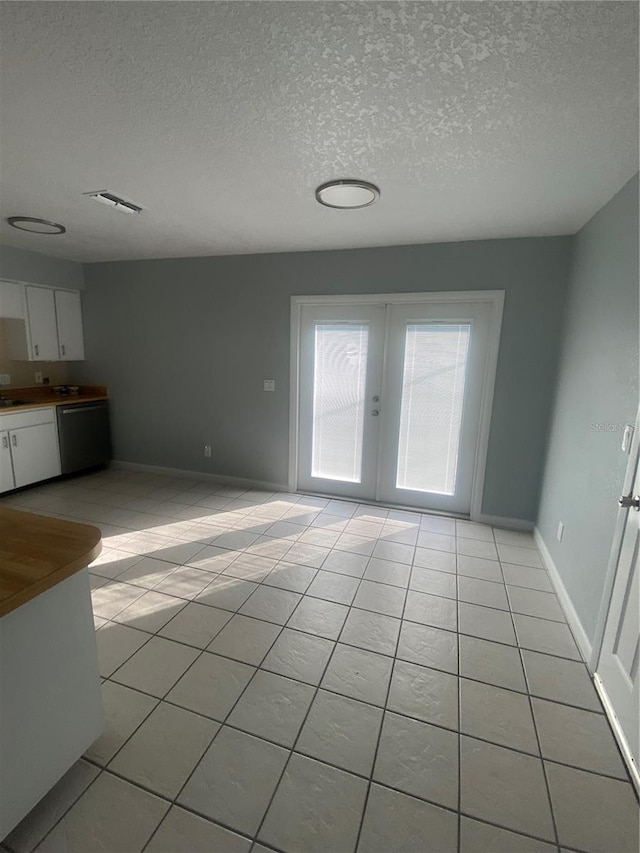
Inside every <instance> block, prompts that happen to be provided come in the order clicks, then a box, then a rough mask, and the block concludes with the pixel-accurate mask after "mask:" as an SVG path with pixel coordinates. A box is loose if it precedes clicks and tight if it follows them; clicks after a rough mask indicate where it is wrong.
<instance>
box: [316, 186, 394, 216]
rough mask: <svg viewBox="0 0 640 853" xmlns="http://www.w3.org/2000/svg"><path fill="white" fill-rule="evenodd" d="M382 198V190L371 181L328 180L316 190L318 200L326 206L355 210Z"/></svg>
mask: <svg viewBox="0 0 640 853" xmlns="http://www.w3.org/2000/svg"><path fill="white" fill-rule="evenodd" d="M379 198H380V190H379V189H378V187H377V186H376V185H375V184H370V183H369V181H356V180H352V179H346V180H341V181H328V182H327V183H326V184H322V186H319V187H318V189H317V190H316V200H317V201H319V202H320V204H324V205H325V207H337V208H341V209H342V210H354V209H355V208H358V207H369V205H370V204H374V203H375V202H376V201H377V200H378V199H379Z"/></svg>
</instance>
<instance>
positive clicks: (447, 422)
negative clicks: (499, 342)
mask: <svg viewBox="0 0 640 853" xmlns="http://www.w3.org/2000/svg"><path fill="white" fill-rule="evenodd" d="M470 335H471V326H470V324H468V323H464V324H444V323H442V324H434V323H431V324H426V323H421V324H417V323H410V324H407V326H406V331H405V357H404V369H403V375H402V392H401V399H400V435H399V437H398V464H397V468H396V483H395V485H396V488H398V489H411V490H412V491H417V492H434V493H436V494H442V495H453V494H455V490H456V475H457V471H458V448H459V445H460V432H461V426H462V403H463V400H464V391H465V379H466V372H467V356H468V353H469V339H470Z"/></svg>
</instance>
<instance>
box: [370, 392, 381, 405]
mask: <svg viewBox="0 0 640 853" xmlns="http://www.w3.org/2000/svg"><path fill="white" fill-rule="evenodd" d="M371 399H372V400H373V402H374V403H379V402H380V397H378V395H377V394H376V395H375V396H374V397H372V398H371Z"/></svg>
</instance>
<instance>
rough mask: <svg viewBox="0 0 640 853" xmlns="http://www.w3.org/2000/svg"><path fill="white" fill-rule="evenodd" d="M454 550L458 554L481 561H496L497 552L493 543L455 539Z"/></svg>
mask: <svg viewBox="0 0 640 853" xmlns="http://www.w3.org/2000/svg"><path fill="white" fill-rule="evenodd" d="M456 550H457V553H458V554H466V555H467V556H468V557H482V559H483V560H497V559H498V552H497V551H496V546H495V545H494V544H493V542H484V541H483V540H481V539H465V538H464V537H461V536H458V537H457V538H456Z"/></svg>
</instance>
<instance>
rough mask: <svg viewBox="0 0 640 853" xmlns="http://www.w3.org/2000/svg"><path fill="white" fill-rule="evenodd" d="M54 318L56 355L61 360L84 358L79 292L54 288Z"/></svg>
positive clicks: (80, 359)
mask: <svg viewBox="0 0 640 853" xmlns="http://www.w3.org/2000/svg"><path fill="white" fill-rule="evenodd" d="M55 303H56V320H57V326H58V350H59V355H58V357H59V358H60V359H61V360H62V361H82V360H83V359H84V337H83V334H82V308H81V307H80V294H79V293H78V292H77V291H75V290H74V291H72V290H56V291H55Z"/></svg>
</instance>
